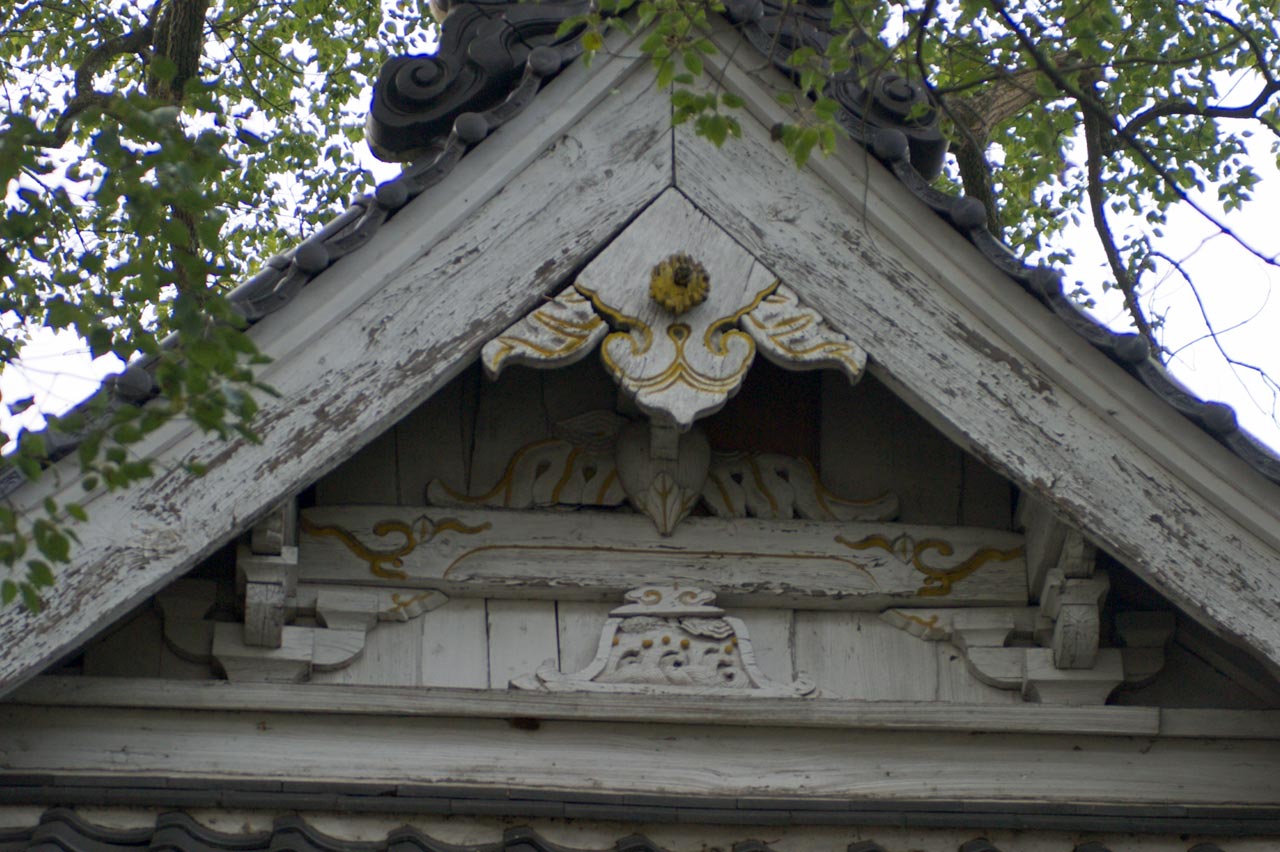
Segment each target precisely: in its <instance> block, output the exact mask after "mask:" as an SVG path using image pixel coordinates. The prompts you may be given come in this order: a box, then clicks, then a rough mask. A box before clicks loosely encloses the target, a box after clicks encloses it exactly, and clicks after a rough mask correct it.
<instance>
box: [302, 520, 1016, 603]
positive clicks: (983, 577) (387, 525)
mask: <svg viewBox="0 0 1280 852" xmlns="http://www.w3.org/2000/svg"><path fill="white" fill-rule="evenodd" d="M1022 541H1023V540H1022V536H1020V535H1018V534H1016V533H1010V532H1002V531H1000V530H983V529H973V528H969V527H926V526H918V525H910V524H893V523H887V522H876V523H871V522H852V521H850V522H844V523H840V522H827V521H801V520H789V521H770V520H760V519H757V518H735V519H731V520H726V519H721V518H689V519H687V520H685V521H684V523H682V524H681V525H680V526H679V527H678V528H677V529H676V530H675V533H674V534H673V535H671V536H664V537H659V536H657V535H656V534H655V533H654V530H653V525H652V524H651V523H650V522H649V520H648V519H647V518H645V517H644V516H642V515H639V514H629V515H624V514H619V513H607V512H572V513H547V512H545V511H513V510H500V509H497V510H495V509H455V508H448V507H437V506H426V507H409V506H318V507H314V508H311V509H307V510H305V511H304V512H303V515H302V527H301V532H300V537H299V542H300V551H299V562H300V565H302V566H303V567H302V568H301V569H300V572H301V573H300V574H299V577H300V578H301V579H302V580H303V581H306V582H316V583H364V584H368V583H371V582H372V583H376V582H379V581H378V579H377V578H378V577H384V578H385V577H394V578H395V579H394V582H395V583H396V584H397V585H408V586H421V587H424V588H432V589H439V590H441V591H443V592H445V593H446V594H448V595H451V596H472V597H475V596H483V597H498V598H518V599H526V598H530V597H538V598H549V599H555V600H594V601H610V602H616V603H621V602H622V595H623V594H624V593H625V592H627V591H628V590H630V589H634V588H636V587H637V586H638V585H647V584H659V585H661V584H664V583H671V584H675V583H679V584H682V585H686V586H698V587H700V588H705V589H708V590H711V591H714V592H715V593H716V595H717V599H718V600H719V602H720V604H721V605H724V606H744V605H745V606H764V607H780V606H797V607H801V608H805V609H861V610H878V609H883V608H884V607H886V606H929V607H938V606H1000V605H1019V606H1020V605H1023V604H1025V603H1026V601H1027V587H1026V569H1025V567H1024V564H1025V563H1024V561H1023V552H1022Z"/></svg>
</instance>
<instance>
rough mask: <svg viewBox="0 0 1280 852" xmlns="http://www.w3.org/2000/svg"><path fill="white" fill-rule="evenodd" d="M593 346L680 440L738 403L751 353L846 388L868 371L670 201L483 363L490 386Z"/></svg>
mask: <svg viewBox="0 0 1280 852" xmlns="http://www.w3.org/2000/svg"><path fill="white" fill-rule="evenodd" d="M605 320H608V325H606V323H605ZM609 326H612V327H613V332H612V333H609V334H608V335H607V336H606V332H607V331H608V328H609ZM601 339H603V344H602V345H601V347H600V352H601V357H602V358H603V360H604V363H605V366H606V367H607V368H608V370H609V373H610V374H611V375H612V376H613V378H614V379H615V380H616V381H617V382H618V384H619V386H620V387H621V388H622V389H623V391H624V392H625V393H626V394H628V395H629V396H630V397H632V398H634V399H635V401H636V403H637V405H638V406H639V407H640V409H641V410H642V411H644V412H645V413H646V414H648V415H649V416H650V417H652V418H653V419H654V421H655V423H674V424H677V425H678V426H679V427H680V428H681V429H682V430H683V429H685V428H687V427H688V426H689V425H690V424H692V423H693V422H694V420H696V419H698V418H700V417H703V416H706V415H708V414H711V413H713V412H715V411H717V410H719V408H720V407H721V406H723V405H724V403H725V401H726V400H728V398H729V397H731V396H732V395H733V394H734V393H736V392H737V390H738V388H739V387H740V386H741V385H742V381H743V378H744V377H745V376H746V372H747V369H748V368H749V367H750V366H751V362H752V359H753V358H754V357H755V352H756V347H757V346H759V348H760V351H761V352H763V353H764V355H765V356H766V357H767V358H769V359H770V360H771V361H773V362H774V363H776V364H778V365H779V366H781V367H784V368H786V369H791V370H811V369H835V370H840V371H841V372H843V373H844V374H845V375H846V376H847V377H848V378H849V380H850V381H857V380H858V379H859V378H861V376H862V372H863V370H864V369H865V367H866V362H867V354H866V352H864V351H863V350H862V349H861V347H859V346H857V345H856V344H855V343H853V342H852V341H851V340H849V339H848V338H847V337H845V336H844V335H843V334H841V333H839V332H838V331H835V330H834V329H831V328H828V327H827V325H826V323H825V321H824V320H823V318H822V317H821V316H820V315H819V314H818V313H817V312H816V311H814V310H813V309H811V308H808V307H806V306H805V305H803V304H801V302H800V299H799V297H797V296H796V294H795V293H794V292H793V291H791V290H790V289H789V288H787V287H785V286H784V285H782V284H780V283H779V282H778V281H777V279H776V278H775V277H774V275H773V273H771V272H770V271H769V270H768V269H766V268H765V267H764V266H763V265H762V264H761V263H759V261H757V260H756V259H755V258H753V257H752V256H751V255H750V254H748V253H747V252H746V251H745V250H743V249H742V248H741V247H740V246H739V245H738V244H737V243H736V242H734V241H733V240H732V239H730V238H729V236H728V235H726V234H725V233H724V232H723V231H722V230H720V228H719V227H718V226H717V225H715V224H714V223H713V222H712V221H711V220H710V219H708V218H707V217H706V216H704V215H703V214H702V213H700V212H698V211H697V210H696V209H695V208H694V207H693V205H691V204H690V203H689V202H688V201H687V200H686V199H685V198H684V196H682V195H680V193H678V192H676V191H674V190H671V191H669V192H667V193H665V194H664V195H662V196H661V197H659V198H658V200H657V201H655V202H654V203H653V205H652V206H651V207H650V208H649V209H648V210H646V211H645V212H644V213H643V214H641V215H640V217H639V218H638V219H636V221H635V222H634V223H632V225H631V226H630V227H629V228H628V229H627V230H626V231H624V232H623V233H622V235H621V236H619V237H618V238H617V239H616V240H614V241H613V242H612V243H611V244H610V245H609V247H608V248H606V249H605V250H604V252H602V253H601V254H600V256H599V257H597V258H596V259H595V260H594V261H592V262H591V264H590V265H588V266H587V268H586V269H584V270H583V272H582V274H581V276H580V277H579V278H578V281H577V283H576V284H575V285H574V286H573V287H571V288H569V289H567V290H565V291H563V292H561V293H560V295H558V296H556V297H555V298H554V299H552V300H551V301H549V302H547V303H546V304H544V305H542V306H541V307H539V308H538V309H537V310H535V311H533V312H532V313H530V314H529V315H528V316H526V317H525V318H524V319H522V320H520V322H518V323H516V324H515V325H513V326H511V327H510V328H508V329H507V330H506V331H504V332H503V333H502V334H500V335H499V336H498V337H496V338H494V339H493V340H491V341H490V342H489V343H488V344H487V345H486V346H485V347H484V352H483V355H482V360H483V363H484V367H485V371H486V372H487V373H488V375H489V377H490V378H496V377H497V376H498V374H499V373H500V372H501V371H502V370H503V369H504V368H505V367H506V366H507V365H508V364H525V365H528V366H532V367H543V368H555V367H562V366H566V365H568V364H571V363H574V362H576V361H578V360H580V359H582V358H584V357H586V355H587V354H589V353H590V352H592V351H593V350H594V349H595V347H596V345H597V344H598V343H600V341H601Z"/></svg>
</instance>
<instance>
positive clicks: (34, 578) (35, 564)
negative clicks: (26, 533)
mask: <svg viewBox="0 0 1280 852" xmlns="http://www.w3.org/2000/svg"><path fill="white" fill-rule="evenodd" d="M27 579H28V580H30V581H31V585H33V586H36V587H37V588H39V587H41V586H52V585H53V569H52V568H50V567H49V566H48V565H47V564H46V563H44V562H41V561H40V560H38V559H32V560H29V561H28V562H27Z"/></svg>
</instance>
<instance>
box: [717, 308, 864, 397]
mask: <svg viewBox="0 0 1280 852" xmlns="http://www.w3.org/2000/svg"><path fill="white" fill-rule="evenodd" d="M742 326H743V328H745V329H746V331H747V333H748V334H750V335H751V336H752V338H754V339H755V342H756V345H757V346H758V347H760V354H761V355H764V356H765V357H766V358H768V359H769V360H770V361H772V362H773V363H775V364H777V365H778V366H779V367H783V368H784V369H788V370H827V369H830V370H839V371H841V372H842V373H844V374H845V375H846V376H847V377H848V378H849V382H850V383H854V382H857V381H858V380H859V379H860V378H862V372H863V370H865V369H866V368H867V353H866V352H865V351H864V350H863V349H862V347H860V346H858V345H857V344H855V343H854V342H853V341H852V340H850V339H849V338H847V337H845V336H844V335H843V334H841V333H840V332H838V331H836V330H834V329H831V328H828V327H827V324H826V321H825V320H824V319H823V318H822V316H821V315H820V314H819V313H818V312H817V311H815V310H813V309H812V308H807V307H805V306H804V305H803V304H801V303H800V297H799V296H797V295H796V294H795V292H794V291H792V290H791V289H790V288H789V287H786V286H784V285H782V284H779V285H778V289H776V290H774V291H773V293H772V294H770V295H769V296H767V297H766V298H765V299H764V300H763V301H762V302H760V304H759V305H757V306H756V307H755V308H754V309H753V310H752V311H751V313H749V314H747V315H746V317H744V318H743V321H742Z"/></svg>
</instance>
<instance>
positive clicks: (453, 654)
mask: <svg viewBox="0 0 1280 852" xmlns="http://www.w3.org/2000/svg"><path fill="white" fill-rule="evenodd" d="M420 682H421V683H422V685H423V686H453V687H477V688H483V687H487V686H488V685H489V624H488V621H487V618H486V615H485V606H484V601H483V600H481V599H479V598H471V599H466V598H463V599H459V598H454V599H452V600H450V601H449V602H448V603H447V604H445V605H444V606H442V607H440V608H439V609H437V610H435V611H434V612H429V613H427V614H426V616H425V617H424V618H423V619H422V677H421V679H420Z"/></svg>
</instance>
